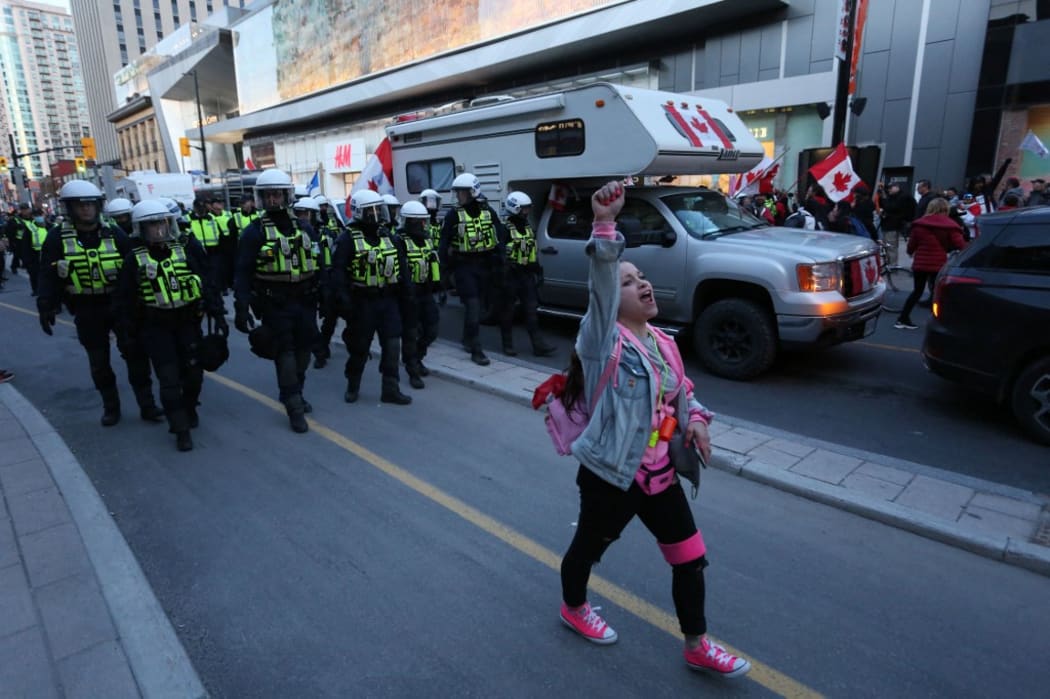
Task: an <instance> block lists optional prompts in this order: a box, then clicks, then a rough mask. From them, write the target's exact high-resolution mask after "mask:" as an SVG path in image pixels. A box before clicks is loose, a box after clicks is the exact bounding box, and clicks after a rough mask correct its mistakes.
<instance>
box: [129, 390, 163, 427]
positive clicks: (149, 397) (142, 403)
mask: <svg viewBox="0 0 1050 699" xmlns="http://www.w3.org/2000/svg"><path fill="white" fill-rule="evenodd" d="M135 399H136V400H137V401H138V404H139V417H141V418H142V419H143V420H145V421H146V422H163V420H164V411H163V410H161V408H160V406H159V405H157V404H156V403H155V402H154V401H153V392H152V391H149V390H146V391H139V390H136V391H135Z"/></svg>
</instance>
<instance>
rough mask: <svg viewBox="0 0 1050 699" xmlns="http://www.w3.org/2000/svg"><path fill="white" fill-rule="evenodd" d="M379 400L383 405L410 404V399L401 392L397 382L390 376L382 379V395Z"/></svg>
mask: <svg viewBox="0 0 1050 699" xmlns="http://www.w3.org/2000/svg"><path fill="white" fill-rule="evenodd" d="M379 399H380V400H381V401H382V402H384V403H393V404H394V405H408V404H409V403H411V402H412V397H411V396H406V395H405V394H404V393H402V392H401V386H400V385H398V380H397V379H396V378H394V377H392V376H384V377H383V394H382V396H380V398H379Z"/></svg>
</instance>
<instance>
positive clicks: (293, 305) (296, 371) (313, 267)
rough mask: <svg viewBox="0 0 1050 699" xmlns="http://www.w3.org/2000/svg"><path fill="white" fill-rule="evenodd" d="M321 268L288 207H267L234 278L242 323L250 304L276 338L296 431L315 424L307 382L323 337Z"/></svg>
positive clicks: (246, 236)
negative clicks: (310, 420)
mask: <svg viewBox="0 0 1050 699" xmlns="http://www.w3.org/2000/svg"><path fill="white" fill-rule="evenodd" d="M318 272H319V269H318V263H317V258H316V256H315V254H314V249H313V242H312V240H311V238H310V234H309V232H308V231H306V230H304V229H303V228H302V227H301V226H300V225H299V223H298V222H297V221H295V220H294V219H293V218H292V217H291V216H290V214H289V212H288V211H287V210H285V209H279V210H276V211H267V212H265V213H264V214H263V215H262V217H261V218H260V219H259V220H257V221H254V222H253V223H251V224H250V225H249V226H248V227H247V228H246V229H244V230H243V231H242V232H241V237H240V240H239V241H238V244H237V261H236V264H235V266H234V279H233V288H234V299H235V303H234V307H235V308H236V310H237V320H236V323H237V328H238V329H239V330H241V331H242V332H247V331H248V329H249V328H250V327H251V324H252V321H251V316H250V314H249V313H248V310H249V307H250V308H251V311H252V313H254V314H255V315H256V316H257V317H258V318H260V319H261V321H262V329H263V330H264V331H265V332H266V334H267V335H268V336H269V337H270V339H269V342H272V348H271V349H272V352H273V355H274V365H275V366H276V369H277V387H278V389H279V391H280V399H281V402H282V403H284V406H285V409H286V411H287V413H288V420H289V422H290V423H291V426H292V429H293V430H295V431H296V432H306V431H307V430H308V429H309V426H308V425H307V422H306V418H305V413H306V412H308V411H309V409H310V405H309V403H307V402H306V401H305V400H304V399H303V385H304V383H305V381H306V369H307V368H308V366H309V364H310V351H311V349H312V348H313V346H314V343H315V342H316V341H317V299H318V284H319V282H320V278H319V274H318ZM257 332H258V331H257Z"/></svg>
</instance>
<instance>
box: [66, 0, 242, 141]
mask: <svg viewBox="0 0 1050 699" xmlns="http://www.w3.org/2000/svg"><path fill="white" fill-rule="evenodd" d="M250 3H251V0H71V6H72V10H73V21H74V24H75V25H76V33H77V38H78V39H79V40H80V45H81V46H82V47H83V56H84V83H85V85H86V87H87V99H88V112H89V114H90V116H91V127H92V132H93V133H94V134H95V141H96V144H97V150H98V157H99V159H100V160H103V161H106V160H115V159H117V158H120V157H121V151H120V149H119V146H118V142H117V132H116V128H115V126H114V125H113V124H112V123H110V122H109V121H108V120H107V119H106V116H107V115H108V114H110V113H111V112H113V111H114V110H116V109H117V108H118V107H121V106H123V105H121V104H118V103H117V100H116V95H115V92H114V89H113V75H114V74H115V73H116V72H117V71H119V70H120V69H121V68H124V67H125V66H127V65H128V64H129V63H131V62H132V61H134V60H135V59H136V58H138V57H139V56H141V55H142V54H144V53H146V52H147V51H148V50H149V49H151V48H152V47H153V46H155V45H156V44H157V42H158V41H160V40H161V39H163V38H164V37H165V36H167V35H168V34H170V33H172V32H173V31H175V30H176V29H177V28H178V27H179V26H181V25H183V24H185V23H187V22H199V21H201V20H203V19H204V18H205V17H207V16H208V15H210V14H211V13H212V12H214V11H215V10H217V9H219V8H221V7H225V6H230V7H237V8H243V7H244V6H245V5H248V4H250Z"/></svg>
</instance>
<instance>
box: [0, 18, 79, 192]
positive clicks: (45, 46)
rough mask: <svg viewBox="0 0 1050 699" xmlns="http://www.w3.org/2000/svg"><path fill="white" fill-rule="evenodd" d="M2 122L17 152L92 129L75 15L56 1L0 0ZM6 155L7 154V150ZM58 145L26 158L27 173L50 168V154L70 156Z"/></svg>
mask: <svg viewBox="0 0 1050 699" xmlns="http://www.w3.org/2000/svg"><path fill="white" fill-rule="evenodd" d="M0 128H2V129H3V134H2V138H3V140H4V142H3V144H2V145H0V152H4V153H6V152H7V151H8V150H9V148H8V145H7V134H12V135H13V136H14V138H15V147H16V148H17V149H18V151H19V152H20V153H28V152H32V151H37V150H44V149H47V148H55V147H58V146H76V147H77V148H79V146H80V139H81V138H82V137H84V136H89V135H91V130H90V126H89V122H88V118H87V101H86V98H85V91H84V81H83V78H82V76H81V64H80V57H79V53H78V50H77V40H76V36H75V34H74V32H73V18H72V17H71V16H70V14H69V13H68V12H66V11H65V10H63V9H61V8H58V7H55V6H54V5H44V4H41V3H34V2H28V1H26V0H0ZM8 155H10V154H8ZM73 155H74V151H72V150H70V151H60V152H58V153H54V154H42V155H36V156H32V157H30V158H26V159H25V160H23V161H22V162H21V163H20V164H21V165H22V166H23V167H25V169H26V176H27V177H28V178H30V179H37V178H40V177H43V176H45V175H48V174H50V170H49V167H48V161H49V160H55V159H58V158H62V157H65V158H70V157H72V156H73Z"/></svg>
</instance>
